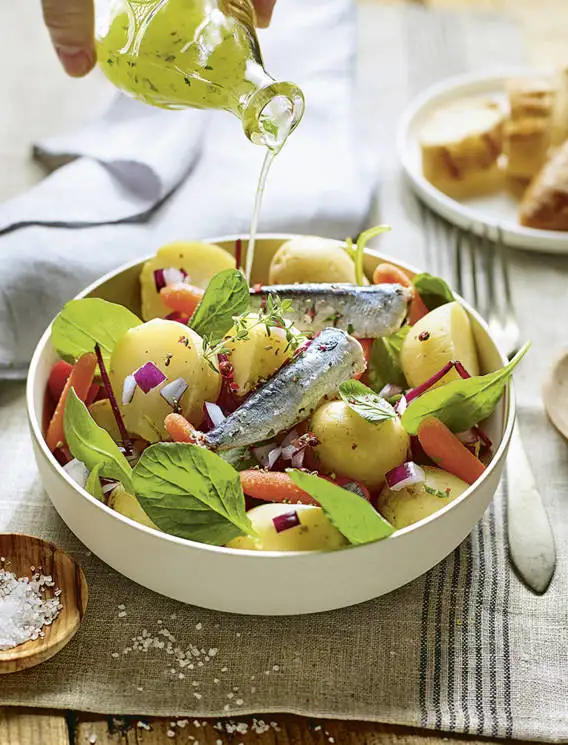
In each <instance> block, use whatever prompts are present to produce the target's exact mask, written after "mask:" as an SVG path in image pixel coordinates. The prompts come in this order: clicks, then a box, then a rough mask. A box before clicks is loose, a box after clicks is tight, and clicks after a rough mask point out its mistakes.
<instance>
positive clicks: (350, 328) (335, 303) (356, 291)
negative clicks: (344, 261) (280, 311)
mask: <svg viewBox="0 0 568 745" xmlns="http://www.w3.org/2000/svg"><path fill="white" fill-rule="evenodd" d="M250 293H251V304H252V306H253V308H259V307H261V305H262V303H263V302H265V301H266V298H267V297H268V295H276V296H277V297H278V298H280V300H290V301H291V302H292V310H291V311H288V312H287V313H286V317H287V318H289V319H290V320H292V321H293V322H294V325H295V326H296V328H298V329H300V331H304V332H305V333H310V332H312V333H317V332H318V331H321V330H322V329H324V328H326V327H328V326H333V327H334V328H338V329H342V330H343V331H347V333H349V334H352V335H353V336H356V337H358V338H359V339H376V338H378V337H381V336H390V335H391V334H394V333H395V331H398V329H399V328H400V327H401V326H402V324H403V323H404V319H405V318H406V314H407V310H408V303H409V302H410V300H411V293H410V292H409V290H408V289H407V288H405V287H402V285H396V284H380V285H351V284H342V283H338V284H324V283H321V284H319V283H313V284H305V285H304V284H298V285H261V286H260V287H259V288H251V291H250Z"/></svg>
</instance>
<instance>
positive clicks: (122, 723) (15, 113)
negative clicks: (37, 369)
mask: <svg viewBox="0 0 568 745" xmlns="http://www.w3.org/2000/svg"><path fill="white" fill-rule="evenodd" d="M382 1H383V0H361V2H382ZM395 1H396V0H395ZM398 1H399V2H401V1H403V0H398ZM416 1H417V0H416ZM421 4H425V5H428V6H432V7H446V8H462V7H463V8H465V7H478V8H484V9H487V10H506V11H508V12H510V13H511V15H512V16H513V17H515V18H517V19H518V21H519V22H520V23H521V25H522V27H523V29H524V32H525V34H526V41H527V45H528V49H529V53H530V56H531V59H532V62H533V63H534V64H535V65H537V66H542V67H551V66H553V65H557V64H568V52H566V39H567V38H568V5H567V3H566V0H538V2H537V1H536V0H422V3H421ZM35 11H36V8H34V9H33V10H30V9H29V7H28V4H27V3H7V2H5V3H0V28H2V30H3V31H4V33H3V35H2V36H3V40H2V45H0V69H2V70H3V105H2V108H1V110H0V172H1V173H2V179H1V180H0V200H1V199H5V198H8V197H9V196H12V195H14V194H17V193H19V192H21V191H24V190H25V189H27V188H29V187H30V186H32V185H33V184H34V183H35V182H37V180H38V179H39V178H40V177H41V171H40V170H39V168H38V166H36V165H35V164H34V163H32V162H31V161H30V158H29V143H30V142H33V141H34V140H35V139H36V138H39V137H45V136H46V135H47V134H51V133H53V134H55V133H56V132H58V131H61V127H62V122H64V123H65V125H67V126H69V127H72V126H74V125H75V124H76V123H78V122H79V121H80V120H83V119H84V117H85V115H86V113H88V112H89V111H95V110H97V109H98V108H99V107H100V105H101V103H102V102H103V100H105V98H106V96H107V90H106V88H105V87H104V86H102V85H101V81H100V80H97V79H96V77H95V76H92V77H91V78H89V79H87V80H85V81H81V82H77V81H73V80H69V79H65V77H64V76H63V75H61V74H60V73H59V70H58V64H57V61H56V60H55V57H54V55H52V54H51V52H50V49H49V44H48V41H47V39H46V36H45V33H44V31H43V29H42V27H41V23H40V19H39V12H35ZM23 39H24V40H25V44H26V47H25V51H26V53H25V54H24V56H23V57H22V52H21V47H20V44H21V43H22V40H23ZM15 60H17V61H18V66H17V68H16V65H15ZM53 95H57V97H58V100H59V102H60V104H59V106H58V107H49V106H46V103H47V101H48V100H49V98H50V97H51V96H53ZM0 685H1V681H0ZM257 718H259V719H260V718H262V717H261V716H260V715H259V717H257ZM264 719H265V720H266V721H267V722H274V723H276V725H277V728H274V727H271V728H270V730H269V731H268V732H266V733H264V734H255V733H254V732H252V731H249V732H247V733H246V734H228V733H226V732H222V731H219V730H217V729H215V728H214V726H213V725H214V722H209V723H208V724H207V725H206V726H203V725H202V724H201V723H199V726H198V727H196V726H195V725H194V723H193V720H190V721H189V722H188V723H187V724H186V725H185V726H184V727H181V726H174V727H172V726H171V721H170V720H169V719H168V720H165V719H154V718H149V719H145V720H141V718H139V717H134V718H129V717H124V718H121V719H118V718H116V717H104V716H96V715H92V714H82V713H78V712H65V711H49V710H38V709H36V710H34V709H12V708H4V709H2V708H0V745H69V744H70V743H73V744H76V745H86V744H88V743H91V744H93V745H94V744H95V743H96V745H110V744H111V743H112V744H114V745H118V744H119V743H122V744H123V745H126V744H128V745H135V744H136V745H138V744H139V743H144V744H145V745H158V744H159V745H164V744H165V743H182V742H183V743H193V745H197V743H200V745H221V744H222V745H225V743H232V745H238V744H239V743H242V744H243V745H253V744H254V743H256V744H257V745H260V744H261V743H262V745H295V744H299V743H305V744H306V745H326V744H327V743H334V742H335V743H337V744H338V745H378V743H381V744H383V745H391V744H392V745H427V743H430V744H431V745H442V743H443V742H447V741H448V740H449V737H447V736H442V735H441V734H440V733H435V732H428V731H421V730H416V729H411V728H407V727H396V726H389V725H382V724H371V723H365V722H338V721H323V720H322V721H319V720H313V719H305V718H301V717H297V716H291V715H268V716H266V717H264ZM242 721H245V722H250V721H251V719H250V718H247V717H244V718H243V719H242ZM139 722H143V724H142V725H140V724H139ZM147 727H149V729H147ZM192 738H194V739H192ZM451 740H452V741H454V742H461V741H467V742H470V743H474V742H479V740H475V739H474V738H471V737H466V736H463V737H458V736H452V737H451ZM485 742H487V741H485Z"/></svg>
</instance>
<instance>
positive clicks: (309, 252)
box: [45, 228, 526, 552]
mask: <svg viewBox="0 0 568 745" xmlns="http://www.w3.org/2000/svg"><path fill="white" fill-rule="evenodd" d="M381 230H382V228H379V229H372V230H371V231H367V232H366V233H363V234H362V235H361V236H360V237H359V239H358V241H356V242H352V241H350V240H347V241H346V242H345V243H344V244H341V243H339V242H337V241H330V240H328V239H324V238H318V237H314V236H306V237H297V238H294V239H292V240H288V241H284V242H283V243H282V244H281V245H280V247H279V248H278V249H277V250H276V252H275V253H274V255H273V256H272V260H271V263H270V266H269V268H268V271H267V272H266V277H265V279H266V282H265V283H262V284H256V285H254V286H249V285H248V283H247V281H246V280H245V277H244V275H243V272H242V270H241V250H240V242H237V245H235V251H234V255H233V254H232V253H230V252H229V251H226V250H224V249H223V248H221V247H219V246H216V245H213V244H208V243H200V242H178V243H172V244H169V245H167V246H164V247H162V248H160V249H159V250H158V251H157V253H156V255H155V256H154V257H152V258H151V259H149V260H148V261H146V262H145V263H144V264H143V266H142V268H141V272H140V301H139V303H133V305H132V307H125V306H122V305H118V304H115V303H111V302H108V301H106V300H103V299H101V298H98V297H88V298H83V299H79V300H72V301H71V302H69V303H67V304H66V305H65V307H64V308H63V310H62V311H61V313H60V314H59V316H58V317H57V318H56V319H55V321H54V323H53V326H52V341H53V346H54V349H55V351H56V353H57V356H58V360H57V362H56V363H55V364H54V365H53V368H52V370H51V374H50V376H49V382H48V386H47V391H46V394H45V439H46V443H47V446H48V447H49V449H50V450H51V452H52V453H53V457H54V458H55V459H56V460H57V461H58V463H59V464H60V466H61V467H62V468H63V469H64V471H66V473H67V476H68V477H69V478H71V479H73V480H74V481H75V482H76V483H77V484H78V485H79V486H80V487H81V488H82V489H84V490H85V491H86V492H87V493H88V494H89V495H90V497H91V498H94V499H96V500H100V501H101V502H103V503H104V504H105V505H106V506H107V507H108V508H111V509H112V510H115V511H116V512H117V513H120V514H121V515H123V516H124V517H126V518H129V519H130V520H133V521H135V522H136V523H139V524H141V525H143V526H145V527H146V528H150V529H152V530H156V531H162V532H164V533H168V534H171V535H175V536H178V537H181V538H184V539H187V540H191V541H197V542H201V543H205V544H210V545H216V546H226V547H228V548H229V549H232V550H235V551H271V552H274V551H276V552H280V551H321V550H338V549H343V548H345V547H348V546H351V545H357V544H363V543H368V542H371V541H377V540H383V539H387V538H388V537H389V536H391V535H392V534H393V533H394V532H395V531H398V530H402V529H405V528H408V527H409V526H411V525H413V524H414V523H419V522H420V521H421V520H424V519H425V518H428V517H430V516H431V515H433V514H434V513H436V512H438V511H440V510H442V509H443V508H445V507H446V506H447V505H449V504H450V503H451V502H453V501H454V500H456V499H458V498H459V497H460V496H461V495H462V494H463V493H464V492H465V491H466V490H467V489H468V488H469V486H470V485H472V484H474V483H475V482H476V481H477V480H478V479H481V478H483V476H484V471H485V469H486V467H487V464H488V463H489V461H490V460H491V457H492V454H493V443H492V442H491V440H490V438H489V437H488V435H487V433H486V431H485V422H486V420H487V419H488V417H490V415H491V414H492V412H493V411H494V409H495V407H496V406H497V405H498V403H499V400H500V399H501V397H502V395H503V393H504V391H505V388H506V385H507V383H508V381H509V380H510V377H511V375H512V373H513V370H514V368H515V366H516V365H517V364H518V362H519V361H520V359H521V357H522V356H523V354H524V353H525V352H526V347H525V348H523V349H522V350H521V352H519V354H518V355H517V356H516V357H515V358H514V359H513V360H512V361H511V362H510V363H509V364H508V365H507V366H506V367H504V368H502V369H500V370H496V371H492V372H486V373H485V374H483V372H484V371H482V370H480V361H479V358H478V351H477V349H476V343H475V337H474V333H473V329H472V321H471V319H470V316H469V314H468V312H467V311H466V310H465V308H464V307H463V305H462V304H461V302H460V301H459V300H458V299H456V298H455V297H454V295H453V293H452V291H451V290H450V288H449V287H448V286H447V285H446V283H445V282H444V281H443V280H442V279H440V278H438V277H434V276H432V275H430V274H428V273H422V274H418V275H412V274H411V273H409V272H406V271H404V270H402V269H401V268H399V267H398V266H396V265H394V264H392V263H386V262H380V263H378V264H377V265H376V266H375V268H374V272H373V273H372V274H370V273H369V275H368V276H367V275H365V274H364V272H363V250H364V245H365V242H366V240H368V238H369V237H371V236H372V235H376V234H377V233H378V232H380V231H381ZM103 291H104V287H103ZM464 498H467V496H465V497H464Z"/></svg>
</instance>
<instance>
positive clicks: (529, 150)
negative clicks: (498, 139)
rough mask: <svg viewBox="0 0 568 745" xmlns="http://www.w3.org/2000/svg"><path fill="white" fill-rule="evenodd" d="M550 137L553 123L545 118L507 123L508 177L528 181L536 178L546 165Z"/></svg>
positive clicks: (504, 150) (505, 144)
mask: <svg viewBox="0 0 568 745" xmlns="http://www.w3.org/2000/svg"><path fill="white" fill-rule="evenodd" d="M550 135H551V122H550V119H547V118H544V117H530V118H529V117H526V118H524V119H517V120H515V119H512V120H510V121H507V122H506V123H505V129H504V141H503V152H504V153H505V155H506V156H507V175H508V176H512V177H513V178H516V179H523V180H527V181H528V180H529V179H531V178H532V177H533V176H535V175H536V174H537V173H538V172H539V171H540V169H541V168H542V166H543V165H544V164H545V163H546V159H547V155H548V149H549V147H550Z"/></svg>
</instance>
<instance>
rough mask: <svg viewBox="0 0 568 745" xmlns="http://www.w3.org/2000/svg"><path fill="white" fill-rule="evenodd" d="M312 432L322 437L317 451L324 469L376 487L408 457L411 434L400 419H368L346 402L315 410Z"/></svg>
mask: <svg viewBox="0 0 568 745" xmlns="http://www.w3.org/2000/svg"><path fill="white" fill-rule="evenodd" d="M311 431H312V432H313V433H314V435H315V436H316V437H317V438H318V439H319V440H320V444H319V445H317V447H316V449H315V453H316V455H317V457H318V464H319V466H320V467H321V468H322V470H324V471H327V472H329V473H338V474H341V476H346V477H347V478H350V479H354V480H355V481H361V482H362V483H363V484H365V486H367V487H368V488H369V489H375V488H376V487H378V486H381V484H382V483H383V482H384V480H385V474H386V473H387V472H388V471H390V470H391V469H392V468H394V467H395V466H399V465H400V464H401V463H404V461H405V460H406V455H407V452H408V447H409V442H410V440H409V437H408V435H407V433H406V432H405V430H404V428H403V426H402V424H401V423H400V419H399V418H398V417H396V418H395V419H388V420H385V421H383V422H379V423H373V422H368V421H366V420H365V419H363V417H361V416H359V414H357V413H356V412H354V411H353V410H352V409H350V408H349V406H348V405H347V404H346V403H345V402H344V401H329V402H327V403H325V404H323V406H320V408H319V409H317V410H316V412H315V413H314V415H313V417H312V427H311Z"/></svg>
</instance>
